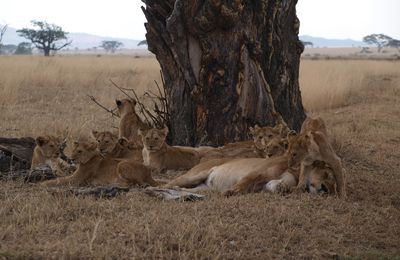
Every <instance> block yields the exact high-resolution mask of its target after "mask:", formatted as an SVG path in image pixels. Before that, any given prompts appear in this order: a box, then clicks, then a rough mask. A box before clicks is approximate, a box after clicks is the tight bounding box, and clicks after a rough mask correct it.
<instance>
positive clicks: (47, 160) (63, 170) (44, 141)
mask: <svg viewBox="0 0 400 260" xmlns="http://www.w3.org/2000/svg"><path fill="white" fill-rule="evenodd" d="M65 146H66V143H65V141H64V140H63V138H61V137H56V136H52V135H46V136H38V137H37V138H36V146H35V149H34V150H33V155H32V162H31V170H33V169H35V168H37V167H39V166H43V165H48V166H49V167H50V168H51V170H52V171H53V172H54V173H55V174H56V175H58V176H65V175H69V174H71V173H72V172H73V171H74V170H75V169H76V168H75V166H74V165H70V164H68V163H67V162H66V161H64V160H63V159H64V158H63V157H62V156H64V157H65V155H64V149H65ZM62 158H63V159H62Z"/></svg>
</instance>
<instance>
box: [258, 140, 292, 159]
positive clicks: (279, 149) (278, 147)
mask: <svg viewBox="0 0 400 260" xmlns="http://www.w3.org/2000/svg"><path fill="white" fill-rule="evenodd" d="M262 144H263V147H264V152H265V154H266V157H268V158H272V157H274V156H278V155H283V154H284V153H285V152H286V149H287V146H288V142H287V139H285V138H282V137H281V136H275V137H274V138H272V139H271V140H270V141H269V142H265V141H264V140H263V141H262Z"/></svg>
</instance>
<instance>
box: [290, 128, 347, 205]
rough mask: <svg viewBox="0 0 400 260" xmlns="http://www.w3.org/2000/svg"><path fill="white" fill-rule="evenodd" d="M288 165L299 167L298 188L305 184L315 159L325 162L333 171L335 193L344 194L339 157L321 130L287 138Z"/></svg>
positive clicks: (342, 172)
mask: <svg viewBox="0 0 400 260" xmlns="http://www.w3.org/2000/svg"><path fill="white" fill-rule="evenodd" d="M288 156H289V166H291V167H300V177H299V183H298V189H303V188H304V187H305V186H306V182H307V176H308V174H309V172H311V171H312V170H313V168H314V166H313V164H314V163H315V162H316V161H321V162H324V163H326V164H327V165H328V166H329V167H330V168H331V169H332V171H333V176H334V178H335V181H336V189H337V193H338V194H339V196H341V197H345V196H346V187H345V175H344V171H343V167H342V163H341V160H340V158H339V157H338V156H337V155H336V153H335V152H334V150H333V148H332V147H331V145H330V144H329V142H328V141H327V138H326V135H325V134H324V133H322V132H308V133H305V134H301V135H299V136H294V137H292V138H290V139H289V149H288Z"/></svg>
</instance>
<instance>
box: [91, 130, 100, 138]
mask: <svg viewBox="0 0 400 260" xmlns="http://www.w3.org/2000/svg"><path fill="white" fill-rule="evenodd" d="M92 136H93V137H94V139H97V138H98V137H99V131H95V130H93V131H92Z"/></svg>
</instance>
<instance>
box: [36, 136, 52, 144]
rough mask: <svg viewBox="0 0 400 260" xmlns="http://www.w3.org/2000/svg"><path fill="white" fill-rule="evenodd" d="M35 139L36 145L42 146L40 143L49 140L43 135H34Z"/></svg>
mask: <svg viewBox="0 0 400 260" xmlns="http://www.w3.org/2000/svg"><path fill="white" fill-rule="evenodd" d="M35 141H36V144H37V145H39V146H42V145H44V144H46V143H47V142H48V141H49V139H48V138H47V137H45V136H38V137H36V140H35Z"/></svg>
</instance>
